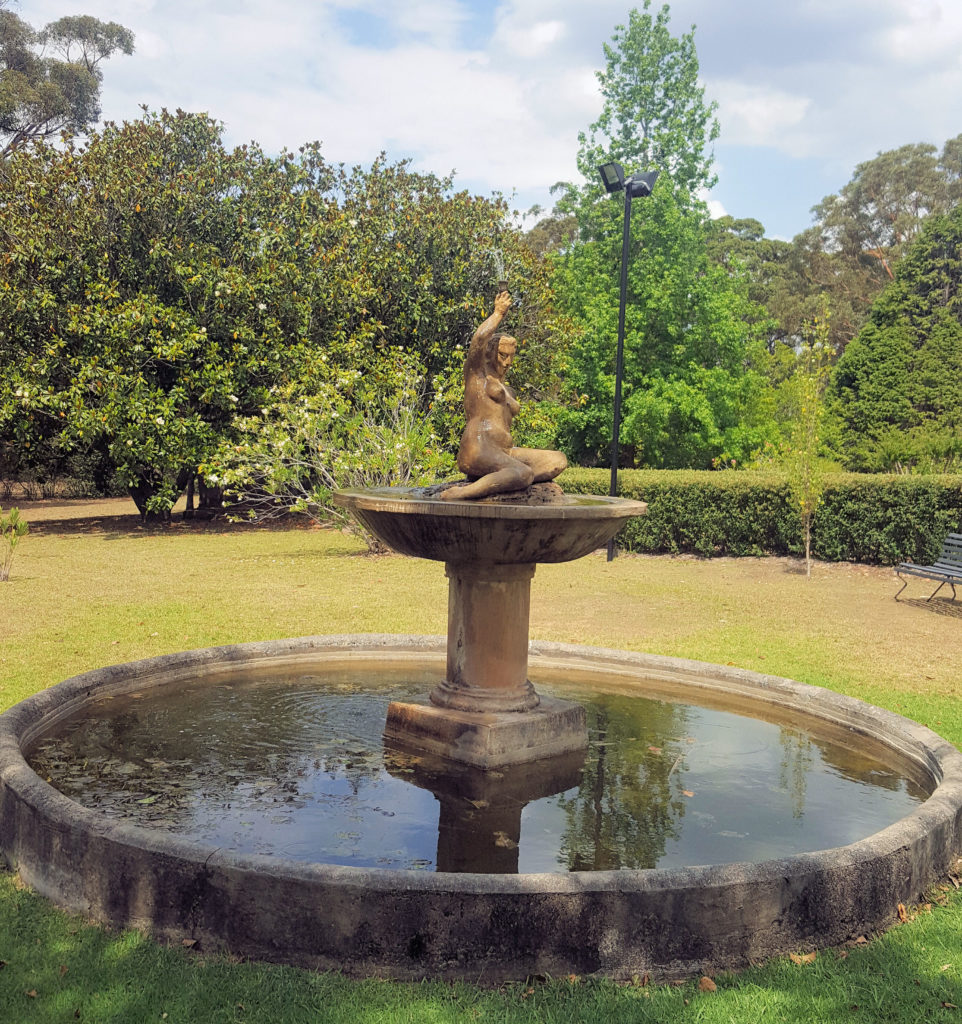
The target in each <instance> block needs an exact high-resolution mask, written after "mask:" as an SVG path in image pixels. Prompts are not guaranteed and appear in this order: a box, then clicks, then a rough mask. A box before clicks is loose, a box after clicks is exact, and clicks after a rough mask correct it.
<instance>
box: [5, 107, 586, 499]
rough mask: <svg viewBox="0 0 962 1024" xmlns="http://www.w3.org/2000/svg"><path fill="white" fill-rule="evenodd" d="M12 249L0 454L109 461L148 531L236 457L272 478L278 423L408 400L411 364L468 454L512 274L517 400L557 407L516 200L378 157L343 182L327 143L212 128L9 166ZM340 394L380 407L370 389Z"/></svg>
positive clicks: (119, 140)
mask: <svg viewBox="0 0 962 1024" xmlns="http://www.w3.org/2000/svg"><path fill="white" fill-rule="evenodd" d="M0 238H2V239H3V242H4V248H5V259H4V261H3V262H2V263H0V438H2V439H3V440H4V441H7V442H12V443H11V444H10V445H9V450H12V451H14V452H16V453H17V458H18V459H19V460H20V462H21V464H23V463H27V464H32V465H34V466H36V465H37V464H38V461H39V460H38V453H40V456H39V458H40V459H43V460H45V459H48V458H51V457H57V456H58V455H61V454H64V455H65V454H69V453H76V452H78V451H80V452H83V451H89V452H93V453H96V454H97V455H98V456H99V457H101V458H102V459H103V460H104V461H105V463H106V464H107V465H108V466H110V467H111V468H112V469H113V470H116V472H117V473H118V475H119V477H120V479H121V480H122V481H123V482H124V483H125V484H126V486H127V487H128V488H129V489H130V491H131V494H132V496H133V497H134V499H135V501H136V502H137V504H138V507H139V508H140V510H141V512H142V513H143V514H145V515H147V514H156V515H159V516H161V517H165V516H167V515H169V510H170V508H171V506H172V504H173V502H174V501H175V500H176V498H177V496H178V494H179V493H180V492H181V491H182V489H183V487H184V485H185V483H186V481H187V480H188V479H190V478H191V477H192V476H193V475H194V474H196V472H197V469H198V467H199V466H201V465H209V466H212V465H213V463H214V460H215V459H221V458H222V454H223V446H224V445H228V446H235V447H238V448H244V447H245V446H246V451H247V453H248V454H250V453H251V452H252V450H253V449H252V448H251V445H254V446H255V447H257V445H258V444H259V445H260V447H259V448H258V451H257V455H256V457H255V458H254V459H253V463H252V464H253V465H255V466H258V465H263V466H266V465H267V463H269V462H271V460H273V459H274V456H275V455H276V453H277V448H276V446H275V445H274V444H273V441H274V440H275V439H276V433H277V430H279V429H281V430H282V427H278V426H277V418H278V412H277V410H278V409H282V410H283V409H284V408H287V409H288V410H292V409H294V408H298V409H299V408H300V405H299V403H302V402H303V401H304V400H305V399H307V400H310V401H315V400H316V402H315V404H316V405H317V408H318V409H320V410H321V412H322V413H324V411H325V410H327V411H328V412H334V411H339V410H340V407H339V406H337V405H330V404H329V405H327V406H325V404H324V399H323V396H324V395H325V394H327V393H329V392H330V391H331V389H334V390H337V388H338V387H340V386H341V385H342V384H343V382H344V381H345V380H352V381H356V380H360V381H367V382H373V381H379V380H383V381H385V382H386V384H387V385H389V386H390V387H391V388H393V391H392V393H394V394H399V393H400V392H399V390H398V388H397V386H396V385H397V383H398V379H397V374H396V373H394V372H393V371H392V370H391V367H393V366H395V365H396V364H397V361H398V356H399V354H401V353H402V352H403V353H404V354H405V355H409V356H410V357H411V360H412V362H411V363H410V364H409V369H408V372H409V373H410V375H412V376H413V377H416V378H418V379H422V380H423V382H424V385H425V386H424V387H423V388H422V389H420V390H418V392H417V396H416V401H417V403H418V404H417V412H418V414H419V415H420V416H423V417H425V418H427V419H428V420H429V421H430V426H431V429H433V430H434V431H435V432H436V433H437V434H438V435H439V436H440V437H441V438H443V441H444V442H447V443H448V444H449V446H450V447H451V449H452V450H454V449H455V448H456V445H457V438H458V436H459V434H460V429H461V427H462V426H463V422H462V412H461V403H460V396H459V394H458V393H457V392H456V389H455V385H454V382H455V381H456V380H459V379H460V372H461V364H462V360H463V353H462V352H460V351H459V350H458V345H459V343H460V342H463V341H464V340H466V339H467V337H469V336H470V333H471V331H473V329H474V326H476V324H477V322H478V321H479V319H480V318H483V316H484V315H486V313H485V309H486V307H487V305H488V303H489V302H490V298H491V294H492V293H493V291H494V287H495V282H496V280H497V276H501V274H502V273H508V275H509V278H510V279H512V280H513V281H515V282H517V283H518V285H519V286H520V287H519V290H520V291H523V301H521V303H520V305H519V306H518V308H517V309H515V310H513V311H512V313H511V318H512V322H511V325H510V329H511V330H513V331H515V332H517V333H518V334H519V335H520V339H521V342H522V343H523V344H522V346H521V347H520V348H519V353H520V358H519V360H518V364H519V365H518V371H519V372H518V376H517V377H516V378H515V379H516V382H518V383H519V386H520V388H521V390H522V391H526V390H529V389H537V390H539V391H546V390H550V389H551V388H553V387H554V386H555V385H554V380H555V379H556V376H557V371H556V370H555V369H554V367H556V365H557V361H558V359H560V358H561V357H562V356H563V352H564V347H565V346H564V338H565V336H566V335H565V332H564V331H563V330H562V329H561V328H560V327H559V323H558V322H557V319H556V318H555V317H554V314H553V312H552V310H551V307H550V302H549V296H548V292H547V284H546V275H545V272H544V270H543V269H542V268H541V267H540V266H539V264H538V261H537V260H536V259H535V258H534V257H533V255H532V254H531V252H530V251H529V250H528V249H527V247H526V246H524V244H523V242H522V241H521V237H520V234H519V232H517V231H516V230H514V229H513V228H512V227H511V226H510V224H509V222H508V212H507V207H506V205H505V203H504V201H503V200H501V199H499V198H495V199H483V198H479V197H472V196H470V195H468V194H467V193H454V194H452V192H451V190H450V182H449V181H448V180H447V179H439V178H436V177H434V176H433V175H417V174H414V173H412V172H411V171H410V170H409V169H408V167H407V165H406V164H405V163H400V164H395V165H389V164H387V162H386V161H385V160H384V159H383V158H382V159H379V160H377V161H375V163H374V165H373V166H372V167H371V168H369V169H366V170H362V169H361V168H354V169H352V170H346V169H345V168H343V167H333V166H331V165H329V164H327V163H326V162H325V161H324V159H323V157H322V156H321V151H320V146H319V145H318V144H316V143H315V144H311V145H308V146H304V147H302V149H301V150H300V151H299V152H298V153H297V154H294V153H290V152H286V151H285V152H282V153H281V154H279V155H278V156H276V157H271V156H268V155H266V154H264V153H263V152H262V151H261V150H260V149H259V147H257V146H256V145H254V144H251V145H250V146H244V147H240V148H238V149H235V150H233V151H228V150H226V149H225V147H224V146H223V142H222V127H221V126H220V125H219V124H217V122H215V121H212V120H211V119H209V118H207V117H206V116H204V115H190V114H185V113H183V112H178V113H177V114H169V113H167V112H163V113H161V114H159V115H145V117H144V118H143V119H142V120H139V121H135V122H131V123H127V124H124V125H121V126H119V127H118V126H116V125H112V124H111V125H107V126H106V127H105V128H104V129H103V130H102V131H101V132H99V133H94V134H93V135H92V136H91V137H90V139H89V142H88V144H87V145H86V146H84V147H78V146H75V145H74V144H72V143H68V144H67V145H65V146H64V147H61V148H54V147H52V146H50V145H48V144H43V143H35V144H34V145H32V146H28V147H24V148H22V149H20V150H18V151H16V152H15V153H14V154H13V155H12V156H11V157H10V158H9V160H8V161H7V173H6V175H4V176H0ZM495 263H497V267H496V266H495ZM344 394H345V395H350V396H352V401H354V400H355V399H356V402H355V405H354V406H353V407H352V408H353V411H354V412H357V411H358V410H359V409H362V408H367V406H365V404H364V403H365V401H366V399H365V398H364V394H365V392H364V389H363V388H361V387H355V386H352V387H351V388H349V389H346V390H345V391H344ZM319 396H320V397H319ZM341 397H343V395H342V396H341ZM325 414H326V413H325ZM292 415H293V413H292ZM339 415H344V413H343V412H341V411H339ZM298 416H300V413H298ZM257 418H263V419H265V420H268V419H269V420H270V422H271V423H272V424H273V427H272V429H266V428H265V429H263V430H262V429H257V428H255V427H253V426H252V421H253V420H254V419H257ZM290 427H291V434H292V436H293V434H294V433H295V432H296V431H300V434H299V435H298V436H301V435H303V433H304V431H303V430H301V427H300V426H299V425H298V422H295V421H293V420H292V421H291V423H290ZM338 443H340V441H338ZM367 454H368V455H370V457H371V458H372V459H375V460H376V458H377V457H379V454H380V453H377V452H370V451H369V452H368V453H367ZM212 471H214V470H212ZM258 472H259V473H260V474H261V475H263V472H262V471H258ZM321 476H322V477H323V474H321Z"/></svg>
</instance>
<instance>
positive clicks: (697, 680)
mask: <svg viewBox="0 0 962 1024" xmlns="http://www.w3.org/2000/svg"><path fill="white" fill-rule="evenodd" d="M426 652H434V654H435V656H436V657H437V659H438V664H439V666H441V665H443V663H444V657H445V642H444V640H443V639H442V638H423V637H420V638H418V637H383V636H373V637H370V636H342V637H308V638H303V639H299V640H287V641H279V642H276V643H260V644H245V645H240V646H236V647H223V648H213V649H209V650H204V651H191V652H186V653H183V654H176V655H169V656H166V657H162V658H155V659H151V660H149V661H143V662H136V663H132V664H129V665H117V666H112V667H111V668H107V669H102V670H99V671H96V672H90V673H86V674H84V675H82V676H77V677H75V678H73V679H70V680H67V681H66V682H64V683H61V684H60V685H59V686H55V687H52V688H51V689H49V690H46V691H43V692H41V693H38V694H36V695H35V696H33V697H31V698H29V699H28V700H26V701H24V702H22V703H21V704H19V705H17V706H16V707H14V708H12V709H10V710H9V711H8V712H7V713H6V714H4V715H2V716H0V851H2V855H3V857H4V858H5V860H6V862H7V863H8V864H9V865H10V866H11V867H13V868H15V869H16V870H18V871H19V873H20V876H21V878H22V879H23V880H24V882H26V883H27V884H29V885H31V886H33V887H34V888H36V889H37V890H38V891H39V892H41V893H42V894H44V895H45V896H47V897H48V898H50V899H51V900H53V901H54V902H56V903H57V904H58V905H60V906H62V907H65V908H67V909H70V910H75V911H79V912H81V913H83V914H85V915H86V916H88V917H90V918H93V919H95V920H99V921H105V922H109V923H111V924H113V925H116V926H120V927H126V926H133V927H139V928H143V929H145V930H147V931H149V932H150V933H152V934H154V935H156V936H159V937H161V938H168V939H172V940H180V939H182V938H192V939H196V940H198V942H199V944H200V946H201V948H204V949H224V950H229V951H231V952H232V953H234V954H236V955H239V956H248V957H254V958H258V959H264V960H274V961H280V962H284V963H293V964H300V965H302V966H306V967H311V968H316V969H337V970H342V971H345V972H346V973H349V974H358V975H363V974H372V975H379V976H385V977H394V978H420V977H443V978H464V979H469V980H471V981H480V982H482V983H485V982H490V983H495V982H498V981H502V980H506V979H512V978H523V977H525V976H526V975H528V974H552V975H557V974H567V973H572V972H574V973H577V974H591V973H599V974H603V975H608V976H612V977H616V978H624V977H630V976H631V975H632V974H637V973H645V972H648V973H650V974H651V975H652V977H653V978H667V977H674V976H679V975H685V974H692V973H697V972H701V971H704V970H707V969H709V968H711V969H716V970H717V969H722V968H726V967H742V966H745V965H747V964H749V963H751V962H754V961H757V960H760V959H764V958H765V957H769V956H772V955H774V954H778V953H785V952H787V951H797V950H804V949H814V948H818V947H821V946H827V945H832V944H836V943H840V942H844V941H845V940H847V939H852V938H854V937H857V936H859V935H863V934H866V933H871V932H874V931H877V930H880V929H883V928H885V927H887V926H888V925H890V924H892V923H893V922H894V921H895V920H896V919H897V913H898V905H899V903H904V904H910V903H912V902H913V901H914V900H916V899H917V898H918V897H919V895H920V894H921V893H922V892H923V890H924V889H925V888H926V887H927V886H928V885H930V884H932V883H933V882H934V881H936V880H937V879H939V878H940V877H942V876H943V875H944V874H945V873H946V872H947V871H948V870H949V869H950V867H951V866H952V865H953V864H954V861H955V859H956V857H957V855H958V853H959V850H960V845H962V754H960V753H959V751H957V750H956V749H955V747H953V746H952V745H951V744H950V743H948V742H947V741H946V740H943V739H941V738H940V737H939V736H937V735H936V734H934V733H933V732H931V731H930V730H928V729H925V728H924V727H922V726H920V725H918V724H916V723H914V722H910V721H908V720H907V719H905V718H902V717H900V716H898V715H895V714H892V713H890V712H887V711H883V710H881V709H879V708H874V707H871V706H870V705H867V704H864V703H862V702H860V701H856V700H853V699H851V698H847V697H842V696H839V695H838V694H834V693H831V692H829V691H826V690H821V689H818V688H815V687H810V686H804V685H802V684H800V683H796V682H793V681H791V680H785V679H779V678H777V677H773V676H763V675H759V674H757V673H752V672H747V671H744V670H739V669H732V668H726V667H721V666H711V665H704V664H700V663H697V662H688V661H681V660H678V659H670V658H658V657H654V656H650V655H640V654H630V653H625V652H618V651H606V650H600V649H594V648H583V647H574V646H570V645H560V644H545V643H538V644H535V645H532V648H531V651H530V652H529V658H530V661H531V663H532V664H539V665H544V666H548V667H560V668H564V669H571V670H578V669H586V670H591V671H604V672H605V673H606V674H608V675H610V677H611V678H612V679H615V680H618V681H619V686H623V687H624V688H625V689H626V691H633V692H638V693H639V694H641V693H646V692H649V691H651V690H652V689H654V690H657V691H658V692H666V693H667V692H677V693H680V694H684V695H685V696H686V697H687V698H688V699H690V700H693V701H696V702H697V701H699V700H702V699H704V700H705V702H707V703H718V702H722V703H724V704H725V705H726V706H735V707H738V708H744V709H746V710H752V709H754V710H755V711H756V712H757V713H759V714H761V715H764V716H768V715H777V716H781V717H784V718H785V719H786V720H789V721H791V722H793V723H795V724H804V723H805V722H808V723H809V724H812V723H816V724H817V726H818V728H822V727H823V726H824V725H825V723H829V724H830V725H831V728H832V729H834V730H836V731H839V732H841V733H842V734H844V735H846V736H848V737H849V738H850V741H851V742H852V743H853V744H862V743H866V744H870V745H873V746H874V747H879V746H881V747H882V748H883V749H884V748H888V749H889V750H890V751H891V756H892V757H893V758H894V757H898V758H899V759H900V760H908V761H909V762H910V763H911V764H912V765H913V766H914V769H915V771H917V772H918V774H919V775H920V776H921V777H924V778H927V779H928V780H929V782H930V786H931V788H932V795H931V796H930V797H929V798H928V799H927V800H926V801H925V802H924V803H923V804H922V805H921V806H920V807H919V808H918V809H917V810H916V811H915V812H913V813H912V814H910V815H909V816H907V817H906V818H904V819H902V820H901V821H898V822H896V823H895V824H893V825H891V826H890V827H888V828H886V829H884V830H882V831H881V832H878V833H877V834H875V835H873V836H870V837H869V838H867V839H864V840H862V841H860V842H857V843H853V844H851V845H849V846H845V847H841V848H838V849H832V850H822V851H814V852H811V853H806V854H802V855H799V856H795V857H789V858H783V859H779V860H771V861H765V862H762V863H757V864H728V865H723V866H717V865H716V866H711V865H708V866H703V867H692V868H680V869H674V870H657V869H655V870H644V871H602V872H591V873H588V872H575V873H569V874H562V873H547V874H528V875H512V874H477V873H464V874H455V873H444V872H439V873H425V872H418V871H395V870H378V869H354V868H345V867H335V866H332V865H327V864H304V863H299V862H294V861H290V860H285V859H283V858H275V857H261V856H242V855H237V854H232V853H229V852H227V851H223V850H218V849H216V848H213V847H209V846H205V845H203V844H200V843H194V842H191V841H190V840H189V839H188V838H179V837H171V836H169V835H165V834H161V833H158V832H154V831H151V830H150V829H144V828H138V827H135V826H132V825H124V824H119V823H117V822H115V821H110V820H108V819H106V818H104V817H103V816H101V815H99V814H97V813H96V812H94V811H91V810H88V809H86V808H83V807H80V806H79V805H77V804H75V803H73V802H72V801H71V800H69V799H67V798H66V797H64V796H63V795H62V794H60V793H58V792H57V791H56V790H54V789H53V788H52V787H50V786H48V785H47V784H46V783H45V782H43V781H42V780H41V779H40V778H38V777H37V775H36V774H35V773H34V772H33V771H31V769H30V768H29V766H28V765H27V763H26V761H25V760H24V756H23V752H24V750H26V749H29V747H30V745H31V743H32V742H34V741H35V739H36V738H37V737H38V735H39V734H40V733H41V732H43V731H44V730H45V729H47V728H49V727H50V725H51V724H52V723H53V722H54V721H55V720H57V719H58V718H60V717H62V716H64V715H66V714H69V713H71V712H72V711H75V710H79V709H82V708H83V706H84V705H85V703H86V702H87V701H90V700H93V699H96V698H98V697H101V696H104V695H106V694H109V693H122V692H129V691H132V690H139V689H149V688H152V687H159V686H175V685H177V684H178V683H180V682H183V681H186V680H188V679H196V678H197V676H198V674H200V673H205V674H207V675H208V676H209V677H210V678H211V679H216V678H218V677H223V675H225V674H227V673H229V672H230V671H231V670H233V669H236V668H239V667H242V666H243V667H245V668H248V667H252V666H254V665H258V664H260V665H264V666H267V665H271V666H273V667H281V666H290V667H294V666H296V667H297V668H299V669H303V670H305V671H306V670H308V666H309V665H310V664H311V663H312V662H313V663H316V662H317V661H319V660H331V661H336V660H338V659H340V660H347V661H350V660H351V659H352V658H357V657H359V656H363V658H364V660H365V661H368V660H370V659H372V658H375V659H379V658H383V659H385V660H387V661H390V662H392V663H394V664H397V663H398V662H399V661H401V662H403V660H404V659H405V658H410V657H416V658H423V656H424V654H425V653H426Z"/></svg>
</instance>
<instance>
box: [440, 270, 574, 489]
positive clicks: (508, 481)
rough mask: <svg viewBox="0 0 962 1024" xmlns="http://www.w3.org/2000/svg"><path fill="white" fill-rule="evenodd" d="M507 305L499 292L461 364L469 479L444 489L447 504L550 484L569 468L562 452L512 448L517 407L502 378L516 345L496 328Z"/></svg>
mask: <svg viewBox="0 0 962 1024" xmlns="http://www.w3.org/2000/svg"><path fill="white" fill-rule="evenodd" d="M510 307H511V295H510V294H509V293H508V291H507V290H504V291H501V292H499V293H498V295H497V297H496V298H495V300H494V312H493V313H492V314H491V316H489V317H488V319H487V320H485V321H484V323H483V324H481V326H480V327H479V328H478V329H477V330H476V331H475V332H474V337H473V338H472V339H471V344H470V346H469V348H468V355H467V359H466V360H465V362H464V411H465V414H466V417H467V425H466V426H465V428H464V434H463V435H462V437H461V447H460V449H459V451H458V468H459V469H460V470H461V472H462V473H464V474H465V475H466V476H467V477H468V478H469V482H468V483H467V484H456V485H455V486H453V487H449V488H447V489H446V490H444V491H442V492H441V494H440V495H439V497H441V498H443V499H444V500H445V501H463V500H465V499H472V498H486V497H488V496H489V495H492V494H503V493H504V492H506V491H521V490H524V489H525V488H526V487H528V486H530V485H531V484H533V483H541V482H543V481H546V480H553V479H554V478H555V477H556V476H557V475H558V474H559V473H560V472H561V471H562V470H563V469H564V468H565V467H566V466H567V465H568V460H567V459H566V458H565V456H564V453H563V452H552V451H542V450H539V449H537V448H515V446H514V442H513V441H512V439H511V421H512V420H513V419H514V417H515V416H516V415H517V414H518V412H519V411H520V409H521V406H520V405H519V403H518V400H517V398H515V394H514V392H513V391H512V390H511V388H509V387H508V386H507V385H506V384H505V382H504V379H505V376H506V375H507V372H508V369H509V368H510V366H511V363H512V362H513V360H514V356H515V352H516V351H517V347H518V343H517V341H516V340H515V339H514V338H512V337H511V336H510V335H507V334H498V333H497V329H498V326H499V324H500V323H501V321H502V320H503V319H504V315H505V313H507V311H508V309H510Z"/></svg>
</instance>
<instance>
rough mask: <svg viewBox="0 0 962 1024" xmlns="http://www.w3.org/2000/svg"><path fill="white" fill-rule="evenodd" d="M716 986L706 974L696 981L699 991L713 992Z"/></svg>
mask: <svg viewBox="0 0 962 1024" xmlns="http://www.w3.org/2000/svg"><path fill="white" fill-rule="evenodd" d="M717 988H718V986H717V985H716V984H715V983H714V982H713V981H712V980H711V978H709V977H708V976H707V975H706V976H705V977H703V978H702V979H701V980H700V981H699V982H698V991H699V992H714V991H715V990H716V989H717Z"/></svg>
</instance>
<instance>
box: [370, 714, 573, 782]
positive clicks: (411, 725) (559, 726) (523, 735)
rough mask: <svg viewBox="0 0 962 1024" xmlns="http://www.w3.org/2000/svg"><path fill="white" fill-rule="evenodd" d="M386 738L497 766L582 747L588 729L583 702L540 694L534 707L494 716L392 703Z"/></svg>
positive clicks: (484, 765)
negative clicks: (538, 701) (573, 701)
mask: <svg viewBox="0 0 962 1024" xmlns="http://www.w3.org/2000/svg"><path fill="white" fill-rule="evenodd" d="M384 739H385V741H386V742H389V743H393V744H396V745H398V746H402V747H405V748H407V749H409V750H416V751H421V752H423V753H425V754H433V755H434V756H436V757H444V758H447V759H448V760H451V761H459V762H461V763H462V764H470V765H474V766H475V767H477V768H499V767H501V766H502V765H509V764H524V763H525V762H527V761H538V760H541V759H542V758H549V757H554V756H556V755H558V754H567V753H570V752H572V751H575V750H583V749H584V748H585V747H586V746H587V745H588V729H587V725H586V721H585V709H584V708H583V707H582V706H581V705H580V704H574V703H572V702H571V701H567V700H558V699H557V698H554V697H542V698H541V703H540V704H539V705H538V706H537V707H536V708H532V709H531V710H530V711H504V712H500V713H496V714H490V713H489V714H479V713H476V712H471V711H456V710H454V709H452V708H439V707H436V706H435V705H434V704H431V703H430V702H428V701H425V702H424V703H417V704H413V703H411V704H408V703H402V702H400V701H394V702H393V703H392V704H391V705H390V706H389V707H388V711H387V724H386V725H385V727H384Z"/></svg>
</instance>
